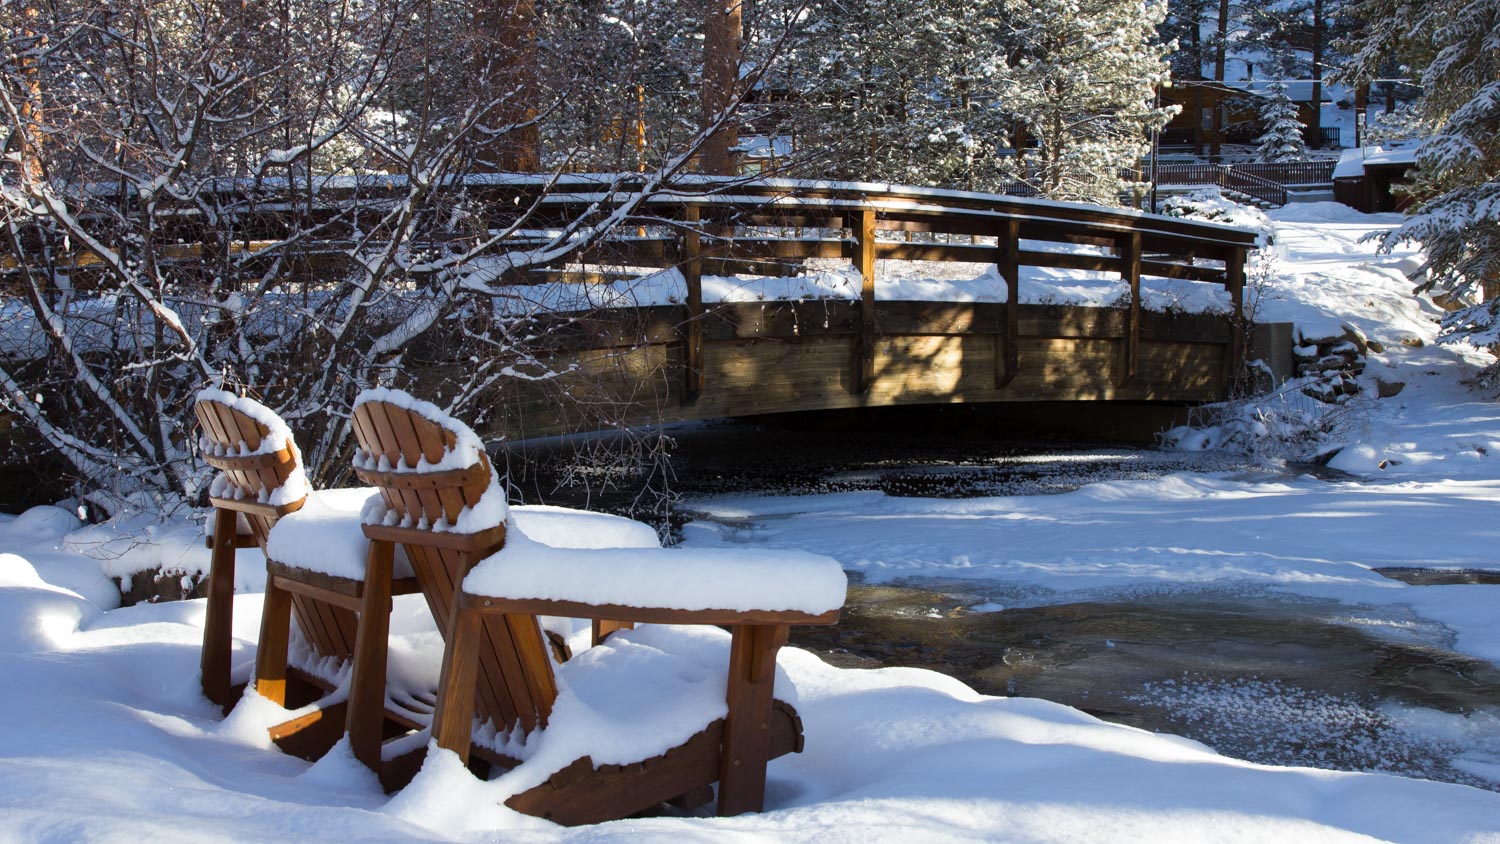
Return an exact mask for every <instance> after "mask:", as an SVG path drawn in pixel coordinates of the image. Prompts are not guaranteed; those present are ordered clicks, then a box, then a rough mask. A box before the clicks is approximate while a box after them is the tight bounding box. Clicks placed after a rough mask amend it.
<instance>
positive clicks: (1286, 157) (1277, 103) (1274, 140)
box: [1255, 79, 1307, 162]
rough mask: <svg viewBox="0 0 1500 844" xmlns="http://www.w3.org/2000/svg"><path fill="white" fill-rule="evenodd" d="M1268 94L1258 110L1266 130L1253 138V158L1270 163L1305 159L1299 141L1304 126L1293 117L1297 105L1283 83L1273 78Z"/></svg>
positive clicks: (1304, 144)
mask: <svg viewBox="0 0 1500 844" xmlns="http://www.w3.org/2000/svg"><path fill="white" fill-rule="evenodd" d="M1269 93H1270V96H1269V97H1268V98H1267V99H1266V101H1265V105H1264V107H1263V109H1262V111H1261V119H1262V120H1264V121H1265V124H1266V131H1265V134H1263V135H1261V136H1260V138H1258V139H1257V140H1256V143H1257V144H1258V146H1257V147H1256V148H1255V155H1256V157H1257V158H1259V159H1260V160H1262V161H1271V162H1282V161H1306V160H1307V144H1306V143H1305V142H1304V141H1303V140H1302V132H1303V130H1304V129H1305V128H1306V127H1304V126H1303V125H1302V121H1301V120H1299V119H1297V104H1296V103H1294V102H1292V98H1291V97H1290V96H1288V95H1287V89H1286V82H1285V81H1283V80H1280V79H1278V80H1276V81H1275V82H1273V83H1272V84H1271V88H1270V92H1269Z"/></svg>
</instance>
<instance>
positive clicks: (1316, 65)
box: [1307, 0, 1327, 149]
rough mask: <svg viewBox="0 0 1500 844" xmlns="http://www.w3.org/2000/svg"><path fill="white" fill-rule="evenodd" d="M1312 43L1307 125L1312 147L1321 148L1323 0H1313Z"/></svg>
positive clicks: (1324, 34) (1324, 33)
mask: <svg viewBox="0 0 1500 844" xmlns="http://www.w3.org/2000/svg"><path fill="white" fill-rule="evenodd" d="M1312 13H1313V43H1312V79H1313V84H1312V122H1311V123H1309V124H1308V125H1307V130H1308V134H1309V135H1311V136H1312V148H1313V149H1322V148H1323V39H1324V37H1326V35H1327V33H1326V30H1325V27H1324V22H1323V0H1313V4H1312Z"/></svg>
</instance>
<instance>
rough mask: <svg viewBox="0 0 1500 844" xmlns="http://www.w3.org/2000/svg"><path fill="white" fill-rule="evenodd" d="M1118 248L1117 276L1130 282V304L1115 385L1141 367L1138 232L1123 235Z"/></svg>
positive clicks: (1139, 246)
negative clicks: (1118, 263)
mask: <svg viewBox="0 0 1500 844" xmlns="http://www.w3.org/2000/svg"><path fill="white" fill-rule="evenodd" d="M1117 249H1118V251H1119V253H1120V277H1121V278H1124V279H1125V283H1126V284H1128V285H1130V307H1129V308H1127V309H1126V311H1125V336H1124V337H1122V338H1121V340H1120V352H1121V354H1120V373H1119V377H1118V378H1117V379H1116V380H1115V386H1117V387H1123V386H1125V385H1126V384H1129V383H1130V382H1131V380H1133V379H1134V378H1135V376H1136V372H1137V371H1138V370H1139V368H1140V350H1141V233H1140V232H1131V233H1130V234H1127V235H1122V236H1121V237H1120V239H1119V241H1118V246H1117Z"/></svg>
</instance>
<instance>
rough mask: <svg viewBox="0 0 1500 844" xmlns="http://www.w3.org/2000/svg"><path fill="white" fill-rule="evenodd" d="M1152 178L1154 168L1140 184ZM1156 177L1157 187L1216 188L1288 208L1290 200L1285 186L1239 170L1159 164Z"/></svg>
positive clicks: (1219, 166)
mask: <svg viewBox="0 0 1500 844" xmlns="http://www.w3.org/2000/svg"><path fill="white" fill-rule="evenodd" d="M1330 172H1332V171H1330ZM1151 175H1152V168H1151V167H1149V166H1148V167H1146V168H1145V171H1144V173H1142V175H1141V180H1142V181H1150V180H1151ZM1155 175H1156V183H1157V184H1158V185H1217V186H1218V187H1221V188H1224V189H1226V190H1232V191H1235V192H1237V193H1241V194H1244V195H1246V196H1249V197H1253V198H1255V199H1258V200H1260V201H1262V202H1266V203H1269V204H1271V205H1285V204H1286V203H1287V199H1288V197H1287V190H1286V186H1285V185H1283V184H1281V183H1279V182H1275V181H1272V180H1270V179H1268V178H1265V177H1264V176H1260V175H1257V174H1256V173H1253V172H1248V171H1246V170H1243V169H1241V168H1240V167H1238V166H1234V167H1231V166H1227V165H1222V164H1158V165H1157V166H1156V168H1155Z"/></svg>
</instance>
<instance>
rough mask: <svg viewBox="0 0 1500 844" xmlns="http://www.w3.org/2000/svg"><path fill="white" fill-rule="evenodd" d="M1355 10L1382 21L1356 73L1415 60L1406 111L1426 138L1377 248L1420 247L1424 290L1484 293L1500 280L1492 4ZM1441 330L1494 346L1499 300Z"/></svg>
mask: <svg viewBox="0 0 1500 844" xmlns="http://www.w3.org/2000/svg"><path fill="white" fill-rule="evenodd" d="M1363 6H1364V8H1363V9H1362V15H1363V16H1365V17H1366V18H1367V19H1371V20H1374V19H1377V16H1378V19H1380V20H1383V21H1385V22H1386V23H1385V24H1383V25H1381V26H1377V27H1374V28H1372V31H1371V32H1370V33H1369V35H1368V36H1367V40H1366V41H1365V42H1364V43H1363V44H1356V47H1360V48H1362V49H1359V50H1357V51H1356V56H1357V57H1358V58H1359V60H1360V61H1359V64H1358V65H1357V67H1358V68H1375V67H1379V66H1380V64H1379V62H1380V60H1381V59H1382V58H1384V57H1388V56H1392V55H1394V56H1397V57H1400V58H1403V59H1405V60H1407V61H1413V60H1416V61H1421V60H1425V68H1424V69H1423V70H1422V72H1421V85H1422V91H1423V93H1422V97H1421V98H1420V99H1419V100H1418V102H1417V104H1416V110H1417V113H1418V115H1419V116H1420V117H1421V118H1422V120H1423V122H1424V123H1425V124H1426V126H1427V127H1429V130H1430V132H1431V134H1430V135H1429V136H1428V137H1427V138H1426V139H1425V140H1424V141H1423V143H1422V146H1421V148H1420V150H1419V151H1418V153H1417V167H1416V169H1415V170H1414V171H1413V174H1412V181H1411V185H1410V188H1409V192H1410V194H1411V195H1412V196H1413V197H1415V198H1416V199H1417V200H1418V202H1417V205H1416V207H1415V208H1414V209H1413V211H1412V212H1411V213H1410V216H1409V217H1408V218H1407V220H1406V221H1405V222H1404V223H1403V224H1402V225H1401V226H1400V227H1399V228H1397V229H1395V230H1393V231H1392V232H1391V233H1390V234H1388V235H1386V237H1385V239H1384V245H1385V246H1387V247H1392V246H1395V245H1396V244H1398V243H1402V242H1409V241H1415V242H1419V243H1421V244H1422V247H1423V248H1424V250H1425V251H1426V253H1427V264H1426V266H1425V267H1424V268H1423V269H1424V270H1425V271H1426V273H1427V276H1428V280H1427V282H1426V284H1427V286H1439V287H1445V288H1448V289H1454V290H1460V291H1467V292H1472V293H1477V292H1480V291H1481V290H1483V289H1484V288H1486V287H1491V288H1492V289H1493V286H1494V285H1496V284H1497V283H1500V0H1438V2H1432V0H1373V1H1372V2H1366V3H1365V4H1363ZM1396 24H1399V26H1398V25H1396ZM1416 66H1418V67H1421V66H1422V65H1416ZM1351 81H1355V82H1358V81H1360V77H1359V76H1357V75H1356V76H1352V79H1351ZM1447 325H1448V329H1449V332H1450V336H1452V337H1456V338H1470V339H1474V340H1476V341H1479V342H1484V343H1493V342H1495V341H1496V340H1497V339H1500V299H1493V300H1491V301H1490V302H1486V303H1484V304H1483V305H1480V306H1478V307H1477V308H1471V309H1469V310H1467V311H1461V312H1459V313H1457V314H1455V315H1453V316H1452V317H1450V318H1449V321H1448V323H1447Z"/></svg>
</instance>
